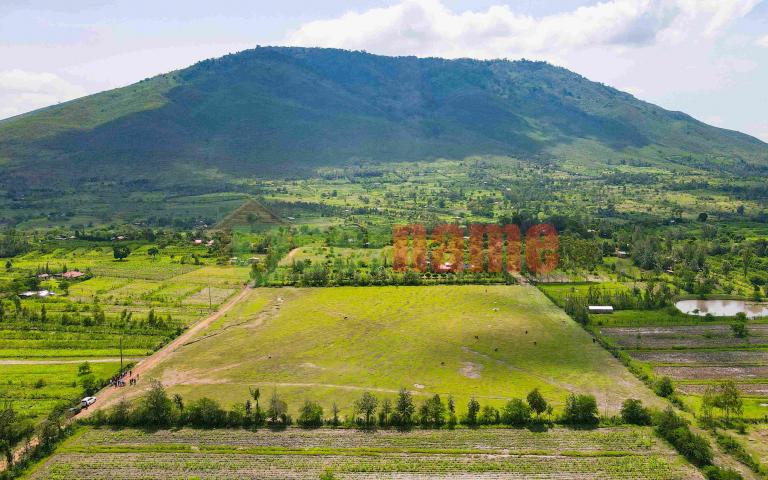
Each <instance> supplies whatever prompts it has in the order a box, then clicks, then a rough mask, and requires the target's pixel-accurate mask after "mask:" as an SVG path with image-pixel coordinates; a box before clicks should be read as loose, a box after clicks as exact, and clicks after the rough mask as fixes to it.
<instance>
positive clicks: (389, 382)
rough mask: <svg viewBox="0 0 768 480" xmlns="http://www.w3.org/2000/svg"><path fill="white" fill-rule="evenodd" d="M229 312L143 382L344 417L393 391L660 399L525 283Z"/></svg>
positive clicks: (495, 400) (309, 294) (368, 294)
mask: <svg viewBox="0 0 768 480" xmlns="http://www.w3.org/2000/svg"><path fill="white" fill-rule="evenodd" d="M261 307H263V308H261ZM239 308H240V309H239V310H237V309H236V310H233V311H231V312H230V313H229V315H228V317H227V320H226V321H224V322H223V323H220V324H218V325H215V326H214V327H212V328H213V331H211V332H203V333H202V334H201V339H200V341H198V342H196V343H193V344H191V345H188V346H186V347H184V348H183V349H180V350H178V351H177V352H176V353H175V354H174V355H173V356H171V357H170V358H169V359H168V360H167V361H166V362H164V363H162V364H160V365H159V366H158V367H157V368H156V369H155V370H154V371H150V372H149V373H148V374H147V375H146V377H147V378H149V377H155V378H157V379H159V380H161V381H162V382H163V384H164V385H166V386H168V387H169V390H170V391H171V392H174V393H181V394H183V396H184V397H185V398H190V399H193V398H199V397H201V396H209V397H212V398H215V399H217V400H220V401H222V403H224V404H233V403H235V402H243V401H244V400H245V399H246V398H247V396H248V388H249V387H255V386H259V387H260V388H261V389H262V391H267V392H269V391H271V390H272V389H277V390H278V391H279V392H280V393H281V394H283V395H284V396H285V398H286V399H287V400H289V404H290V405H291V407H292V408H296V407H297V406H298V405H299V404H300V403H302V402H303V401H304V399H305V398H310V399H314V400H318V401H320V402H321V404H322V405H324V406H325V407H326V408H330V406H331V404H332V403H333V402H337V403H338V405H339V407H341V408H342V410H343V411H344V412H349V408H350V406H351V403H352V401H353V400H354V399H355V398H357V397H359V396H360V394H361V393H362V392H363V391H364V390H371V391H373V392H374V393H376V394H377V395H379V396H381V397H386V396H390V397H393V396H394V394H395V393H396V392H397V390H398V389H399V388H400V387H405V388H407V389H409V390H412V391H413V392H414V393H415V394H416V395H417V396H426V395H432V394H434V393H439V394H441V395H449V394H450V395H453V396H454V397H455V398H456V400H457V404H458V405H459V406H460V408H459V410H460V411H462V410H463V409H464V405H466V402H467V401H468V400H469V398H470V397H472V396H474V397H477V398H478V399H479V400H480V401H481V403H488V404H494V405H497V406H499V405H501V404H502V403H504V402H505V401H506V400H508V399H510V398H513V397H523V396H525V395H526V394H527V393H528V392H529V391H530V390H532V389H533V388H536V387H538V388H540V389H541V391H542V393H543V394H544V395H545V397H547V398H548V399H550V400H551V401H552V402H553V403H554V405H555V406H556V410H557V408H558V407H560V406H562V404H563V402H564V400H565V396H566V395H567V393H568V392H570V391H576V392H588V393H592V394H594V395H595V396H596V397H597V400H598V404H599V406H600V411H601V413H605V412H609V413H616V412H617V410H618V407H619V406H620V404H621V402H622V401H623V400H625V399H626V398H629V397H636V398H641V399H643V400H644V401H645V402H646V403H649V404H652V405H658V404H659V401H658V399H656V398H655V397H654V396H653V395H652V394H651V393H650V392H649V391H648V390H646V389H645V387H644V386H643V385H642V384H641V383H640V382H639V381H637V380H636V379H635V378H634V377H632V375H631V374H629V373H628V372H627V371H626V370H625V369H624V368H623V367H622V366H621V365H620V364H619V363H618V362H617V361H615V360H614V359H613V358H612V357H611V356H610V355H609V354H608V352H606V351H605V350H603V349H602V348H600V347H599V346H598V345H596V344H594V343H593V342H592V341H591V339H590V337H589V336H588V335H587V334H586V333H585V332H584V330H583V329H581V327H579V326H578V325H577V324H576V323H574V322H573V321H572V320H570V319H569V318H568V317H567V316H566V315H565V314H564V313H563V312H562V311H561V310H560V309H558V308H557V307H555V306H554V305H552V304H551V303H550V302H549V301H548V300H547V298H546V297H545V296H544V295H542V294H541V293H540V292H539V291H538V290H536V289H535V288H532V287H525V286H513V287H506V286H487V287H486V286H461V287H455V286H434V287H369V288H328V289H277V290H275V289H257V290H254V291H253V293H252V294H251V298H250V299H249V301H248V302H246V303H244V304H242V305H241V306H240V307H239ZM260 308H261V310H259V309H260ZM203 337H204V338H203Z"/></svg>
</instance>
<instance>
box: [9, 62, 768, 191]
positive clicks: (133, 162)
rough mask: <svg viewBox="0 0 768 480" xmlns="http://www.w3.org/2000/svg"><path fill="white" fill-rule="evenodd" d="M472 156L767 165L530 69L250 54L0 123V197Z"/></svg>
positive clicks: (603, 94)
mask: <svg viewBox="0 0 768 480" xmlns="http://www.w3.org/2000/svg"><path fill="white" fill-rule="evenodd" d="M478 154H493V155H507V156H514V157H517V158H522V159H525V160H530V161H535V162H548V163H552V162H554V163H557V164H560V165H561V167H562V168H566V169H572V170H579V169H583V170H592V171H595V170H597V171H599V170H600V169H601V168H604V167H605V166H610V165H615V164H619V163H629V164H638V165H652V166H662V167H663V168H666V169H673V170H674V169H677V170H684V169H691V168H700V169H705V170H715V171H717V170H719V171H724V172H729V173H733V174H742V175H743V174H765V173H766V171H768V145H766V144H765V143H763V142H761V141H759V140H757V139H755V138H753V137H750V136H748V135H745V134H742V133H739V132H734V131H728V130H723V129H719V128H715V127H711V126H709V125H706V124H704V123H702V122H699V121H697V120H695V119H693V118H691V117H690V116H688V115H685V114H683V113H679V112H671V111H667V110H664V109H662V108H659V107H657V106H654V105H652V104H649V103H646V102H642V101H640V100H638V99H636V98H634V97H633V96H631V95H629V94H627V93H623V92H620V91H618V90H615V89H613V88H610V87H607V86H605V85H602V84H599V83H595V82H591V81H589V80H587V79H585V78H584V77H581V76H579V75H577V74H575V73H573V72H570V71H568V70H566V69H563V68H558V67H554V66H551V65H549V64H546V63H541V62H530V61H506V60H493V61H477V60H470V59H461V60H444V59H437V58H426V59H420V58H415V57H384V56H377V55H371V54H368V53H364V52H349V51H342V50H332V49H308V48H279V47H264V48H256V49H253V50H248V51H245V52H241V53H238V54H233V55H228V56H225V57H222V58H218V59H213V60H206V61H203V62H200V63H198V64H196V65H193V66H191V67H189V68H186V69H184V70H179V71H175V72H172V73H168V74H165V75H160V76H157V77H154V78H150V79H147V80H144V81H141V82H139V83H137V84H134V85H131V86H128V87H125V88H120V89H117V90H112V91H107V92H103V93H99V94H96V95H92V96H89V97H85V98H81V99H78V100H74V101H71V102H68V103H65V104H61V105H57V106H53V107H49V108H45V109H42V110H38V111H35V112H32V113H29V114H25V115H21V116H18V117H14V118H11V119H7V120H4V121H2V122H0V173H1V174H2V175H0V176H1V177H2V179H3V181H2V182H3V183H4V184H5V186H6V188H8V185H11V184H19V183H21V184H25V185H38V184H40V185H49V184H55V183H56V182H66V183H67V184H69V185H72V184H77V182H79V181H83V180H89V181H94V180H97V181H105V180H114V179H120V180H121V181H144V182H166V183H176V184H183V183H184V182H187V181H193V179H195V178H200V175H201V172H203V175H205V176H207V177H208V178H240V177H242V176H244V175H257V176H292V175H302V174H308V173H311V172H312V170H313V169H315V168H317V167H320V166H328V165H344V164H349V163H355V162H368V161H371V162H389V161H412V160H425V159H431V158H464V157H466V156H470V155H478ZM2 186H3V185H0V188H1V187H2Z"/></svg>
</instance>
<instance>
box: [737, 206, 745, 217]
mask: <svg viewBox="0 0 768 480" xmlns="http://www.w3.org/2000/svg"><path fill="white" fill-rule="evenodd" d="M736 213H737V214H738V215H739V216H744V205H739V206H738V207H736Z"/></svg>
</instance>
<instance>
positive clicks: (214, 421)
mask: <svg viewBox="0 0 768 480" xmlns="http://www.w3.org/2000/svg"><path fill="white" fill-rule="evenodd" d="M186 419H187V421H188V422H189V424H190V425H192V426H193V427H202V428H216V427H224V426H226V424H227V412H225V411H224V409H222V408H221V405H219V402H217V401H216V400H212V399H210V398H207V397H203V398H200V399H199V400H196V401H194V402H192V403H190V404H189V407H187V412H186Z"/></svg>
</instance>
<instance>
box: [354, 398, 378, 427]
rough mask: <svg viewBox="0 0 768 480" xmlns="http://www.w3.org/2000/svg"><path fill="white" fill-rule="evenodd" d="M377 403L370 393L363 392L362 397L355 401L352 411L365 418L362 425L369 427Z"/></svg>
mask: <svg viewBox="0 0 768 480" xmlns="http://www.w3.org/2000/svg"><path fill="white" fill-rule="evenodd" d="M378 406H379V401H378V399H377V398H376V396H375V395H373V394H372V393H371V392H363V395H362V396H361V397H360V398H358V399H357V400H355V404H354V409H355V413H356V414H362V415H363V416H364V417H365V420H364V422H365V423H364V425H365V426H366V427H370V426H371V417H373V415H374V414H375V413H376V408H377V407H378Z"/></svg>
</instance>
